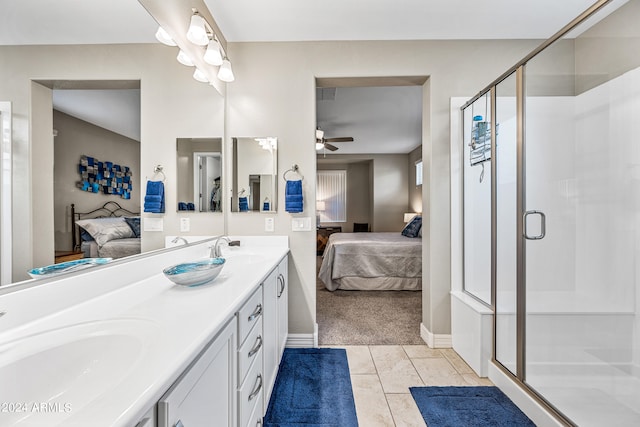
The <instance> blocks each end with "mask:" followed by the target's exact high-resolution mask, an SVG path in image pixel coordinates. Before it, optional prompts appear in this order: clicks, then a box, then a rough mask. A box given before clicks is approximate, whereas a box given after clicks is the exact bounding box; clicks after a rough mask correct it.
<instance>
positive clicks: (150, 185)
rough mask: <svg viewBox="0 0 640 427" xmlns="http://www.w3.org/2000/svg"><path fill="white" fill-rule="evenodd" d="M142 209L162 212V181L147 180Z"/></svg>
mask: <svg viewBox="0 0 640 427" xmlns="http://www.w3.org/2000/svg"><path fill="white" fill-rule="evenodd" d="M144 211H145V212H151V213H164V183H163V182H162V181H147V192H146V194H145V196H144Z"/></svg>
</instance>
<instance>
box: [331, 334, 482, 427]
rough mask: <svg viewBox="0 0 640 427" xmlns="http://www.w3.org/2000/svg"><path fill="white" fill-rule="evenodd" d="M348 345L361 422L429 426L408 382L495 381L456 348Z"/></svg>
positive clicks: (375, 426)
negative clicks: (476, 369)
mask: <svg viewBox="0 0 640 427" xmlns="http://www.w3.org/2000/svg"><path fill="white" fill-rule="evenodd" d="M330 347H336V348H345V349H346V350H347V358H348V360H349V369H350V371H351V383H352V386H353V396H354V399H355V402H356V412H357V414H358V422H359V424H360V426H362V427H394V426H395V427H409V426H411V427H413V426H422V427H424V426H425V423H424V421H423V420H422V416H421V415H420V412H419V411H418V407H417V406H416V404H415V402H414V401H413V398H412V397H411V394H410V393H409V387H413V386H425V385H435V386H447V385H463V386H464V385H466V386H476V385H480V386H483V385H486V386H490V385H493V383H491V381H489V380H488V379H487V378H480V377H478V376H477V375H476V374H475V373H474V372H473V370H472V369H471V368H470V367H469V366H468V365H467V364H466V363H465V362H464V360H462V359H461V358H460V356H458V354H457V353H456V352H455V351H453V350H452V349H431V348H429V347H427V346H426V345H370V346H330Z"/></svg>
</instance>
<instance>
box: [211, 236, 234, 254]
mask: <svg viewBox="0 0 640 427" xmlns="http://www.w3.org/2000/svg"><path fill="white" fill-rule="evenodd" d="M222 242H227V245H229V244H231V239H230V238H228V237H227V236H220V237H218V238H217V239H216V243H214V244H213V246H211V253H210V254H209V257H210V258H220V257H221V256H222V251H221V250H220V243H222Z"/></svg>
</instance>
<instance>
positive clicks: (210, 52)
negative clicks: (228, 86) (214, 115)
mask: <svg viewBox="0 0 640 427" xmlns="http://www.w3.org/2000/svg"><path fill="white" fill-rule="evenodd" d="M191 11H192V13H193V14H192V15H191V20H190V22H189V28H188V30H187V34H186V38H187V40H189V41H190V42H191V43H193V44H195V45H197V46H202V48H197V49H194V48H192V47H189V46H182V48H184V49H185V50H182V49H180V50H179V52H178V56H177V60H178V62H180V63H181V64H183V65H186V66H189V67H193V66H196V64H197V65H198V66H199V67H201V68H200V69H196V70H195V71H194V73H193V78H194V79H196V80H198V81H200V82H205V83H210V84H211V85H212V86H214V87H215V86H216V83H217V82H216V81H214V80H215V79H213V78H212V81H209V78H208V77H207V76H213V75H214V74H215V75H217V77H218V79H219V80H220V81H221V82H225V83H230V82H232V81H234V80H235V76H234V75H233V70H232V69H231V62H230V61H229V58H228V57H227V53H226V52H225V49H224V47H223V45H222V43H220V39H219V38H218V36H217V35H216V33H215V31H214V30H213V27H212V26H211V25H210V24H209V23H208V22H207V20H206V19H205V18H204V17H203V16H202V15H201V14H200V13H199V12H198V10H197V9H191ZM156 38H157V39H158V41H160V42H161V43H163V44H165V45H167V46H177V43H176V42H175V41H174V40H173V38H172V37H171V36H170V35H169V32H167V31H166V30H165V29H164V28H162V27H158V31H157V32H156ZM183 40H184V39H182V38H178V41H179V42H182V41H183ZM205 46H206V48H204V47H205ZM178 47H180V46H178ZM199 59H202V61H204V62H205V63H206V64H202V63H201V62H200V61H199ZM207 64H208V65H213V66H215V67H218V70H217V72H216V70H210V69H209V67H208V66H207ZM216 88H217V87H216Z"/></svg>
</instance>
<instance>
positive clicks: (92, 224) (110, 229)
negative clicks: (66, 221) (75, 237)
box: [76, 217, 134, 247]
mask: <svg viewBox="0 0 640 427" xmlns="http://www.w3.org/2000/svg"><path fill="white" fill-rule="evenodd" d="M76 224H78V226H79V227H81V228H84V229H85V230H86V231H87V233H89V234H91V237H93V240H95V241H96V243H97V244H98V246H100V247H102V245H104V244H105V243H107V242H108V241H111V240H114V239H126V238H129V237H134V234H133V230H132V229H131V227H129V224H127V222H126V221H125V220H124V218H122V217H117V218H95V219H81V220H78V221H76Z"/></svg>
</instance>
